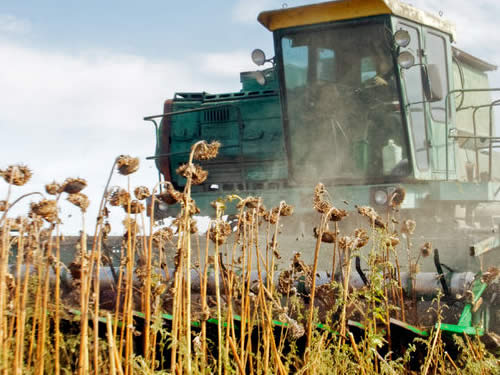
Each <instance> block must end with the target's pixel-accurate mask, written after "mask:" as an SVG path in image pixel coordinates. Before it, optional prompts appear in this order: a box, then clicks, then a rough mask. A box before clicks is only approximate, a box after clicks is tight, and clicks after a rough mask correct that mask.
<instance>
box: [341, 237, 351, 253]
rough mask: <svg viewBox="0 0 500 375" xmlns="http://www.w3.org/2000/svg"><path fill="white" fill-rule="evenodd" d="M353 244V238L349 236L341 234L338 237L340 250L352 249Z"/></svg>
mask: <svg viewBox="0 0 500 375" xmlns="http://www.w3.org/2000/svg"><path fill="white" fill-rule="evenodd" d="M354 244H355V239H354V238H353V237H351V236H342V237H340V238H339V247H340V248H341V249H342V250H347V249H352V248H353V246H354Z"/></svg>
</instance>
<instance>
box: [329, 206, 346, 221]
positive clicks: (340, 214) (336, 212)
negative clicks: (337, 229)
mask: <svg viewBox="0 0 500 375" xmlns="http://www.w3.org/2000/svg"><path fill="white" fill-rule="evenodd" d="M330 212H331V213H330V220H331V221H340V220H342V219H343V218H344V217H346V216H347V211H346V210H344V209H342V208H336V207H332V208H331V209H330Z"/></svg>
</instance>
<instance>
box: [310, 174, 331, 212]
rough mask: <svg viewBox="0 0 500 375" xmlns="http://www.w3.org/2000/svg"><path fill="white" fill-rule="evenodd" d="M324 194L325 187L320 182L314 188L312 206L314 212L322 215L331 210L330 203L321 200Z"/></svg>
mask: <svg viewBox="0 0 500 375" xmlns="http://www.w3.org/2000/svg"><path fill="white" fill-rule="evenodd" d="M325 193H326V189H325V185H323V184H322V183H321V182H320V183H318V184H317V185H316V187H315V188H314V195H313V206H314V208H315V209H316V211H318V212H319V213H322V214H326V213H327V212H328V211H330V210H331V208H332V205H331V204H330V202H328V201H326V200H325V199H324V198H323V195H324V194H325Z"/></svg>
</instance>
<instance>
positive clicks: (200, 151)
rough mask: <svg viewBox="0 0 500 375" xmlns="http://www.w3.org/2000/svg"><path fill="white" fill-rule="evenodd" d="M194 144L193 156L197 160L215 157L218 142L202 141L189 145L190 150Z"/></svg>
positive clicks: (217, 150)
mask: <svg viewBox="0 0 500 375" xmlns="http://www.w3.org/2000/svg"><path fill="white" fill-rule="evenodd" d="M195 146H196V149H195V151H194V155H193V157H194V158H195V159H197V160H210V159H215V158H216V157H217V154H218V152H219V147H220V143H219V142H217V141H213V142H212V143H210V144H209V143H207V142H206V141H203V142H202V143H199V144H197V145H193V146H191V150H193V148H194V147H195Z"/></svg>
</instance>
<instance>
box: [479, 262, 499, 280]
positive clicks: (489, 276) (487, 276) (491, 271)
mask: <svg viewBox="0 0 500 375" xmlns="http://www.w3.org/2000/svg"><path fill="white" fill-rule="evenodd" d="M499 275H500V269H499V268H497V267H493V266H492V267H489V268H488V270H487V271H486V272H484V273H483V274H482V275H481V282H483V283H485V284H490V283H492V282H493V281H495V280H496V279H497V278H498V276H499Z"/></svg>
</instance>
